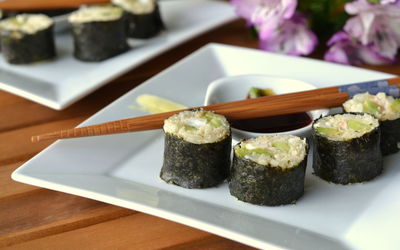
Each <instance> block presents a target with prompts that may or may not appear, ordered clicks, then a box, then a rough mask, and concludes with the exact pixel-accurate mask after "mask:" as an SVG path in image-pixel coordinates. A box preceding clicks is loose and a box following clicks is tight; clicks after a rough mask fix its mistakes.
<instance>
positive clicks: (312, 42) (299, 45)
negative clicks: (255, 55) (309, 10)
mask: <svg viewBox="0 0 400 250" xmlns="http://www.w3.org/2000/svg"><path fill="white" fill-rule="evenodd" d="M317 43H318V40H317V37H316V36H315V34H314V33H313V32H312V31H311V30H310V29H309V28H308V25H307V21H306V19H305V18H304V16H303V15H301V14H299V13H296V14H295V15H294V16H293V17H292V18H291V19H285V20H284V21H283V23H282V24H281V25H280V26H279V28H277V29H274V30H273V31H272V32H271V34H270V36H269V37H268V38H267V39H260V47H261V49H263V50H266V51H272V52H278V53H282V54H289V55H308V54H310V53H311V52H312V51H313V50H314V48H315V46H316V45H317Z"/></svg>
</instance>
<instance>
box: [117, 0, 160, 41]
mask: <svg viewBox="0 0 400 250" xmlns="http://www.w3.org/2000/svg"><path fill="white" fill-rule="evenodd" d="M112 3H113V4H115V5H117V6H119V7H121V8H122V9H124V11H125V16H126V20H127V29H128V36H129V37H133V38H150V37H153V36H155V35H157V34H158V33H159V32H160V31H161V30H163V29H164V24H163V21H162V19H161V15H160V10H159V7H158V4H157V2H156V1H155V0H112Z"/></svg>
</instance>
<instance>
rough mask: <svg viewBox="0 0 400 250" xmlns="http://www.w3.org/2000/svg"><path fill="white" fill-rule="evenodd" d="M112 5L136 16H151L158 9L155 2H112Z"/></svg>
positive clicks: (146, 0)
mask: <svg viewBox="0 0 400 250" xmlns="http://www.w3.org/2000/svg"><path fill="white" fill-rule="evenodd" d="M112 3H113V4H115V5H117V6H119V7H121V8H123V9H124V10H125V11H128V12H131V13H133V14H136V15H142V14H149V13H151V12H153V11H154V9H155V7H156V2H155V1H154V0H112Z"/></svg>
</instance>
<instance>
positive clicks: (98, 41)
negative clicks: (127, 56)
mask: <svg viewBox="0 0 400 250" xmlns="http://www.w3.org/2000/svg"><path fill="white" fill-rule="evenodd" d="M72 35H73V38H74V56H75V57H76V58H77V59H79V60H82V61H88V62H98V61H102V60H105V59H108V58H110V57H113V56H116V55H119V54H121V53H123V52H125V51H127V50H128V49H129V46H128V44H127V42H126V30H125V24H124V18H123V17H121V18H120V19H118V20H115V21H105V22H97V21H96V22H83V23H72Z"/></svg>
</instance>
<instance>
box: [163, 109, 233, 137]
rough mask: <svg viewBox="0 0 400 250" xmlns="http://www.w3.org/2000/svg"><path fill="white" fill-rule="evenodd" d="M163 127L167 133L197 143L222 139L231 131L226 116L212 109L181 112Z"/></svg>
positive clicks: (169, 119)
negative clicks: (213, 111)
mask: <svg viewBox="0 0 400 250" xmlns="http://www.w3.org/2000/svg"><path fill="white" fill-rule="evenodd" d="M211 120H212V121H211ZM163 128H164V131H165V133H170V134H174V135H176V136H178V137H180V138H182V139H184V140H185V141H188V142H191V143H195V144H203V143H213V142H216V141H220V140H221V139H224V138H225V137H226V136H228V135H229V133H230V128H229V123H228V121H227V120H226V118H225V117H224V116H222V115H218V114H215V113H212V112H210V111H183V112H180V113H178V114H175V115H173V116H171V117H169V118H168V119H167V120H165V121H164V127H163Z"/></svg>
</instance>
